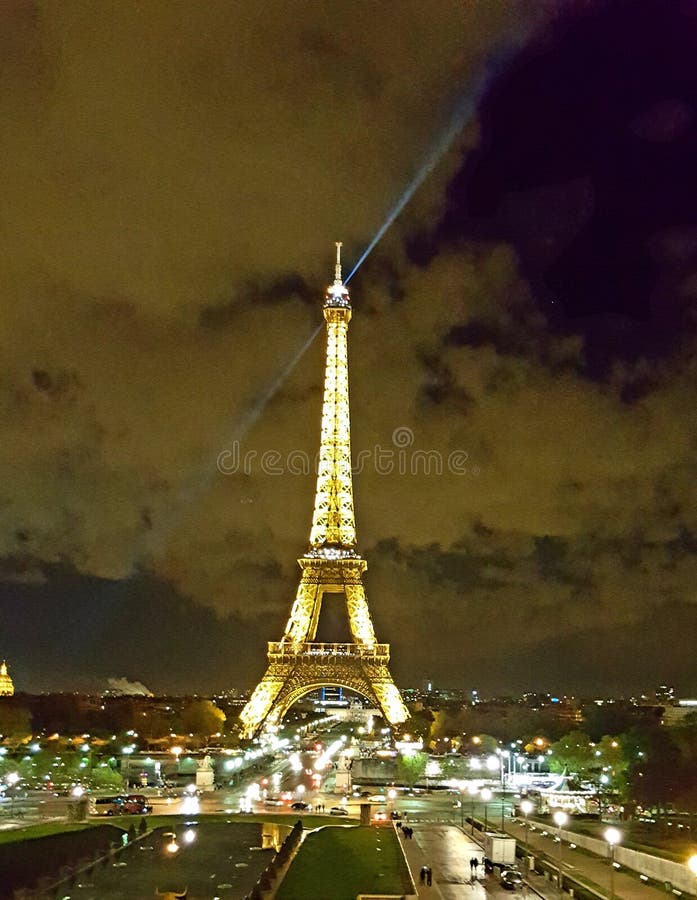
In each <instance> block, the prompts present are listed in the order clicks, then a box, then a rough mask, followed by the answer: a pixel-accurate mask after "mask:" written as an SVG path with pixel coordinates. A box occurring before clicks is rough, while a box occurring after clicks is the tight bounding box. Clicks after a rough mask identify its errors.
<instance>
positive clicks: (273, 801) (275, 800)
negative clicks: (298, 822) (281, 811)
mask: <svg viewBox="0 0 697 900" xmlns="http://www.w3.org/2000/svg"><path fill="white" fill-rule="evenodd" d="M264 806H283V800H281V799H280V798H279V797H267V798H266V800H264Z"/></svg>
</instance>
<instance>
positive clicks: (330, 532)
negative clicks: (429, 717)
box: [240, 243, 409, 737]
mask: <svg viewBox="0 0 697 900" xmlns="http://www.w3.org/2000/svg"><path fill="white" fill-rule="evenodd" d="M340 254H341V244H340V243H337V245H336V269H335V273H334V284H332V285H330V286H329V287H328V288H327V292H326V295H325V300H324V319H325V321H326V323H327V356H326V364H325V376H324V400H323V404H322V431H321V444H320V452H319V464H318V470H317V488H316V491H315V508H314V512H313V515H312V530H311V531H310V545H309V547H308V550H307V553H306V554H305V555H304V556H302V557H301V558H300V559H299V560H298V563H299V564H300V568H301V569H302V576H301V578H300V584H299V586H298V592H297V594H296V597H295V601H294V603H293V606H292V608H291V611H290V618H289V619H288V624H287V625H286V630H285V634H284V635H283V637H282V638H281V640H280V641H277V642H276V641H272V642H270V643H269V650H268V658H269V665H268V668H267V669H266V673H265V674H264V677H263V678H262V679H261V681H260V682H259V684H258V685H257V686H256V688H255V689H254V692H253V693H252V696H251V697H250V699H249V701H248V703H247V705H246V706H245V707H244V709H243V710H242V712H241V714H240V721H241V724H242V731H243V734H244V735H245V736H246V737H253V736H254V735H255V734H256V733H257V732H258V731H259V730H260V729H261V727H262V726H266V727H269V726H271V727H273V726H276V725H278V723H279V722H280V721H281V720H282V719H283V717H284V715H285V714H286V712H287V711H288V709H289V708H290V707H291V706H292V705H293V703H295V701H296V700H299V699H300V697H302V696H304V695H305V694H307V693H309V692H310V691H312V690H315V689H317V688H320V687H325V686H329V685H336V686H341V687H344V688H349V689H350V690H353V691H356V692H357V693H359V694H362V695H363V696H364V697H366V698H367V699H368V700H369V701H370V702H372V703H373V704H374V705H375V706H377V707H378V708H379V709H380V710H381V711H382V714H383V716H384V717H385V719H386V720H387V721H388V722H389V723H390V724H391V725H398V724H400V723H401V722H404V721H405V720H406V719H407V718H408V716H409V713H408V711H407V708H406V707H405V705H404V702H403V700H402V697H401V695H400V693H399V690H398V689H397V687H396V685H395V683H394V681H393V680H392V676H391V675H390V670H389V668H388V663H389V659H390V647H389V644H378V643H377V642H376V640H375V631H374V630H373V623H372V621H371V618H370V610H369V609H368V602H367V600H366V597H365V590H364V588H363V581H362V576H363V572H365V570H366V568H367V563H366V561H365V560H364V559H363V558H362V557H361V556H360V555H359V554H358V552H357V550H356V522H355V518H354V513H353V482H352V475H351V424H350V418H349V390H348V354H347V339H348V325H349V322H350V320H351V301H350V299H349V293H348V290H347V289H346V287H345V285H344V284H343V282H342V279H341V256H340ZM325 593H331V594H343V595H344V597H345V599H346V607H347V611H348V619H349V626H350V629H351V636H352V638H353V643H350V644H329V643H320V642H317V641H315V635H316V634H317V624H318V621H319V614H320V610H321V607H322V598H323V596H324V594H325Z"/></svg>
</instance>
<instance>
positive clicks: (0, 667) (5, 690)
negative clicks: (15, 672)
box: [0, 659, 15, 697]
mask: <svg viewBox="0 0 697 900" xmlns="http://www.w3.org/2000/svg"><path fill="white" fill-rule="evenodd" d="M14 692H15V686H14V684H13V683H12V679H11V678H10V675H9V672H8V671H7V663H6V662H5V660H4V659H3V661H2V662H1V663H0V697H11V696H12V695H13V694H14Z"/></svg>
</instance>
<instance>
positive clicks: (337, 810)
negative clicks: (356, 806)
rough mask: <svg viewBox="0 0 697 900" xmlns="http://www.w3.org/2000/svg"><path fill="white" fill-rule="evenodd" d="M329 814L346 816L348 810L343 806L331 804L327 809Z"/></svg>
mask: <svg viewBox="0 0 697 900" xmlns="http://www.w3.org/2000/svg"><path fill="white" fill-rule="evenodd" d="M329 815H330V816H347V815H348V810H346V809H344V807H343V806H332V808H331V809H330V810H329Z"/></svg>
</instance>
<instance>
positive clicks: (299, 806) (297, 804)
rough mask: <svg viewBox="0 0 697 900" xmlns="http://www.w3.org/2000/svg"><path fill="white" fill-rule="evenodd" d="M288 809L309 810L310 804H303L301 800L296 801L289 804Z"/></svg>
mask: <svg viewBox="0 0 697 900" xmlns="http://www.w3.org/2000/svg"><path fill="white" fill-rule="evenodd" d="M290 808H291V809H309V808H310V804H309V803H303V801H302V800H296V802H295V803H291V804H290Z"/></svg>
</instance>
